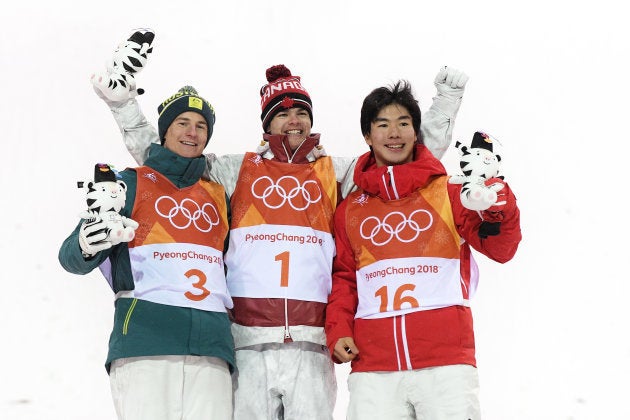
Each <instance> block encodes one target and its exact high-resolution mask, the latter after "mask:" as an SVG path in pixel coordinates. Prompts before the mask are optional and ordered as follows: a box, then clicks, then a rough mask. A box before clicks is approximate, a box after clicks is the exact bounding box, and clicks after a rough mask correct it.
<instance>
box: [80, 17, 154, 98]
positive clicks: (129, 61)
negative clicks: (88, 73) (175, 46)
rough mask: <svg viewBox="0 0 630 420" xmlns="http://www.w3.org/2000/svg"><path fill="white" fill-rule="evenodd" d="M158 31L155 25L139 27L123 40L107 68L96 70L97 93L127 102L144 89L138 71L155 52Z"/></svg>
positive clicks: (93, 76)
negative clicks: (154, 28)
mask: <svg viewBox="0 0 630 420" xmlns="http://www.w3.org/2000/svg"><path fill="white" fill-rule="evenodd" d="M154 38H155V33H154V32H153V31H152V30H151V29H136V30H135V31H134V32H133V33H132V34H131V36H130V37H129V38H128V39H127V40H126V41H123V42H122V43H120V45H118V47H117V48H116V50H115V51H114V55H113V57H112V58H111V59H110V60H109V61H108V62H107V63H106V72H104V73H102V72H101V73H95V74H93V75H92V77H91V80H92V84H93V85H94V88H95V90H96V93H97V94H99V96H100V95H102V96H104V98H103V99H105V100H106V101H108V102H123V101H126V100H128V99H129V98H132V97H134V96H137V95H142V94H143V93H144V90H143V89H136V81H135V78H134V74H135V73H138V72H139V71H140V70H142V69H143V68H144V66H145V65H146V63H147V59H148V58H149V54H151V53H152V52H153V39H154Z"/></svg>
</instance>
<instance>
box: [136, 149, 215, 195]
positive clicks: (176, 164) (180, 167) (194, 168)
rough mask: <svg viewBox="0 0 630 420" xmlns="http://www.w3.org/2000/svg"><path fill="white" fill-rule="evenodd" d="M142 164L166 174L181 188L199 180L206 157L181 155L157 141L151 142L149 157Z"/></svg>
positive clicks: (204, 166)
mask: <svg viewBox="0 0 630 420" xmlns="http://www.w3.org/2000/svg"><path fill="white" fill-rule="evenodd" d="M144 164H145V166H148V167H150V168H152V169H155V170H156V171H158V172H159V173H161V174H162V175H164V176H166V177H167V178H168V179H169V180H170V181H171V182H173V184H175V185H176V186H177V187H178V188H182V187H188V186H190V185H192V184H194V183H195V182H197V181H199V179H200V178H201V175H202V174H203V171H204V170H205V168H206V158H205V157H204V156H199V157H196V158H186V157H182V156H180V155H178V154H177V153H173V152H171V151H170V150H168V149H167V148H165V147H163V146H161V145H159V144H157V143H152V144H151V146H150V148H149V157H148V158H147V160H146V162H145V163H144Z"/></svg>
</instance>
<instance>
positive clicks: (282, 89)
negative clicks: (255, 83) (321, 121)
mask: <svg viewBox="0 0 630 420" xmlns="http://www.w3.org/2000/svg"><path fill="white" fill-rule="evenodd" d="M266 76H267V81H268V82H269V83H268V84H266V85H264V86H263V87H262V88H260V107H261V108H262V114H260V119H261V120H262V126H263V130H265V131H267V128H268V127H269V123H270V122H271V120H272V119H273V117H274V116H275V115H276V114H277V113H278V112H280V111H282V110H286V109H289V108H294V107H298V108H303V109H305V110H306V112H308V115H309V116H310V118H311V127H312V126H313V104H312V103H311V97H310V96H309V94H308V92H307V91H306V89H304V88H303V87H302V84H301V83H300V77H299V76H293V75H292V74H291V71H290V70H289V69H288V68H286V67H285V66H284V64H278V65H277V66H273V67H269V68H268V69H267V72H266Z"/></svg>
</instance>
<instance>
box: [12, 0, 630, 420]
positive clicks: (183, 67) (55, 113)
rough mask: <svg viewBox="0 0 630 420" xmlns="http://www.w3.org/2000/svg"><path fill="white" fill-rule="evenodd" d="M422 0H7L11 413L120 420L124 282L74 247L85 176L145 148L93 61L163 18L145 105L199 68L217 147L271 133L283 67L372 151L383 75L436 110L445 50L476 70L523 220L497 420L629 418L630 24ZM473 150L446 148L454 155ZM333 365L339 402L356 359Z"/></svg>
mask: <svg viewBox="0 0 630 420" xmlns="http://www.w3.org/2000/svg"><path fill="white" fill-rule="evenodd" d="M425 3H426V2H418V1H413V0H409V1H404V0H394V1H388V2H381V1H372V0H369V1H366V0H363V1H361V0H348V1H334V2H333V1H330V0H324V1H316V2H284V1H268V0H264V1H244V0H240V1H239V0H234V1H229V2H227V1H226V2H209V1H189V2H175V1H168V2H167V1H156V0H154V1H146V0H140V1H135V2H128V1H120V0H112V1H110V2H101V3H95V2H89V1H78V0H77V1H72V0H57V1H54V2H44V1H38V0H35V1H28V2H10V3H9V4H4V5H3V7H2V12H1V16H0V68H1V69H2V70H1V73H0V86H1V89H0V95H2V98H1V100H0V121H1V125H0V132H1V133H2V145H3V147H2V149H3V152H4V153H3V159H2V164H1V165H0V183H1V184H0V186H1V191H4V196H3V198H2V200H1V204H0V220H2V228H1V229H0V238H1V239H2V240H1V241H0V267H1V269H2V275H1V277H0V278H1V284H2V292H1V293H0V337H2V344H0V349H1V350H0V355H1V356H2V357H1V360H2V361H3V366H2V370H1V373H0V386H1V387H2V393H1V397H0V418H2V419H10V420H36V419H37V420H40V419H47V420H78V419H91V420H105V419H114V418H115V415H114V410H113V407H112V403H111V397H110V392H109V383H108V378H107V375H106V373H105V369H104V367H103V362H104V360H105V355H106V352H107V341H108V338H109V332H110V328H111V324H112V313H113V305H112V295H111V292H110V290H109V288H108V286H107V284H106V282H105V281H104V280H103V279H102V278H101V276H100V274H99V273H98V272H94V273H92V274H90V275H87V276H82V277H81V276H74V275H71V274H68V273H66V272H65V271H64V270H63V269H62V268H61V267H60V265H59V263H58V261H57V252H58V249H59V246H60V244H61V242H62V241H63V239H64V238H65V237H66V235H67V234H68V233H69V232H70V231H71V230H72V229H73V227H74V226H75V224H76V223H77V221H78V214H79V212H80V211H82V210H83V207H84V196H83V192H82V190H79V189H78V188H76V181H78V180H82V179H85V178H88V177H90V176H91V175H92V170H93V166H94V164H95V163H97V162H109V163H112V164H114V165H116V167H117V168H119V169H122V168H124V167H126V166H132V165H134V162H133V160H132V159H131V157H130V156H129V155H128V154H127V152H126V150H125V148H124V146H123V144H122V141H121V136H120V133H119V132H118V130H117V128H116V126H115V123H114V120H113V118H112V117H111V115H110V113H109V111H108V109H107V107H106V106H105V105H104V104H103V103H102V102H101V101H100V99H98V98H97V97H96V95H95V94H94V92H93V91H92V87H91V85H90V82H89V77H90V74H91V73H92V72H93V71H95V70H99V69H100V68H102V66H103V65H104V62H105V60H106V59H107V58H109V56H110V54H111V52H112V51H113V49H114V47H115V46H116V45H117V44H118V42H120V41H122V40H123V39H125V38H126V37H127V35H128V34H129V32H130V30H131V29H133V28H136V27H151V28H153V29H154V30H155V31H156V33H157V37H156V43H155V49H154V54H153V55H152V56H151V58H150V59H149V63H148V65H147V68H146V69H145V70H144V71H143V72H142V73H140V75H139V76H138V85H139V86H140V87H143V88H145V89H146V94H145V95H144V96H141V97H140V98H139V101H140V103H141V105H142V106H143V109H144V111H145V113H146V114H147V115H148V116H149V118H151V120H152V122H153V123H155V122H156V120H157V112H156V108H157V105H158V104H159V103H160V102H161V101H162V100H164V99H165V98H167V97H168V96H170V95H171V94H172V93H174V92H175V91H176V90H177V89H178V88H179V87H181V86H183V85H186V84H192V85H193V86H195V87H196V88H197V89H198V90H199V92H200V93H201V94H202V95H203V96H204V97H206V98H207V99H208V100H209V101H210V102H211V103H212V104H213V105H214V107H215V108H216V112H217V123H216V126H215V129H214V135H213V137H212V140H211V142H210V145H209V147H208V148H207V149H206V151H211V152H214V153H217V154H225V153H241V152H243V151H245V150H252V149H253V148H254V147H255V146H256V144H257V143H258V141H259V139H260V134H261V127H260V119H259V115H260V105H259V100H260V97H259V93H258V92H259V89H260V87H261V86H262V85H263V84H264V82H265V79H264V72H265V69H266V68H267V67H269V66H271V65H274V64H279V63H284V64H285V65H287V66H288V67H289V68H290V69H291V70H292V71H293V72H294V74H297V75H300V76H302V82H303V84H304V86H305V87H306V88H307V89H308V90H309V92H310V94H311V97H312V100H313V103H314V131H316V132H321V133H323V135H322V142H323V143H324V144H325V145H326V148H327V150H328V152H329V153H330V154H333V155H346V156H349V155H356V154H359V153H363V152H364V151H365V150H367V147H366V145H365V144H364V142H363V141H362V138H361V133H360V128H359V110H360V105H361V101H362V100H363V98H364V97H365V95H366V94H367V93H369V92H370V91H371V90H372V89H373V88H375V87H377V86H381V85H383V84H389V83H390V82H393V81H395V80H397V79H399V78H404V79H408V80H409V81H410V82H411V83H412V84H413V86H414V88H415V91H416V93H417V96H418V98H419V99H420V104H421V108H422V109H427V108H428V106H429V104H430V101H431V97H432V96H433V94H434V87H433V83H432V82H433V77H434V75H435V74H436V73H437V71H438V70H439V69H440V67H441V66H443V65H450V66H454V67H457V68H460V69H463V70H464V71H466V72H467V73H468V74H469V75H470V82H469V85H468V87H467V89H466V94H465V98H464V102H463V105H462V108H461V110H460V113H459V115H458V118H457V122H456V126H455V139H458V140H461V141H462V142H464V143H466V142H469V141H470V139H471V138H472V133H473V132H474V131H475V130H478V129H481V130H485V131H486V132H488V133H490V134H492V135H494V136H496V137H498V138H499V140H500V141H501V144H502V147H501V148H500V154H501V155H502V157H503V169H504V173H505V175H506V180H507V181H508V182H509V183H510V185H511V186H512V188H513V189H514V191H515V192H516V194H517V197H518V199H519V205H520V209H521V212H522V229H523V235H524V239H523V242H522V244H521V247H520V249H519V251H518V253H517V255H516V257H515V258H514V260H512V261H511V262H509V263H507V264H505V265H499V264H497V263H492V262H490V261H488V260H487V259H485V258H483V257H480V258H478V261H479V263H480V269H481V283H480V288H479V291H478V295H477V297H476V299H475V301H474V302H473V308H474V313H475V328H476V339H477V354H478V366H479V374H480V380H481V403H482V409H483V415H484V416H483V418H484V419H486V420H506V419H508V420H511V419H514V420H521V419H522V420H531V419H537V420H586V419H592V420H599V419H607V420H611V419H628V418H630V405H628V404H627V402H626V400H625V398H627V391H628V387H627V386H626V385H625V380H626V378H628V376H629V375H630V339H629V336H628V325H627V323H628V320H629V319H630V317H629V316H628V310H627V309H626V307H625V305H626V302H627V300H628V295H629V293H630V276H629V275H628V272H627V265H628V264H627V258H628V245H627V244H626V242H625V240H626V239H627V237H628V234H629V228H628V223H627V221H626V220H625V218H626V217H627V215H626V213H627V212H626V210H627V206H626V205H625V204H623V203H625V202H626V201H627V199H625V198H624V194H625V193H626V191H627V187H626V186H625V184H624V182H625V181H626V180H627V179H626V178H627V177H626V176H625V175H626V172H627V171H625V170H624V169H626V167H625V165H626V164H627V163H626V160H627V159H626V157H625V151H626V150H627V145H628V140H629V138H628V133H627V120H628V113H629V112H630V107H629V106H628V103H627V100H628V98H629V97H630V95H629V93H630V89H629V83H628V56H629V53H630V48H629V47H628V39H630V37H629V36H628V35H630V34H629V31H628V29H627V28H628V25H627V22H626V19H625V17H624V15H623V14H622V13H621V12H620V11H619V10H618V7H617V5H616V4H615V3H613V2H612V1H609V0H603V1H599V2H597V3H592V2H582V1H579V0H577V1H574V2H571V3H568V2H551V1H542V0H533V1H529V2H519V3H511V2H504V1H498V0H494V1H492V0H480V1H476V2H468V1H460V0H454V1H451V2H432V3H431V4H425ZM457 157H458V156H457V153H456V150H454V148H452V149H451V150H450V151H449V153H448V155H447V156H446V158H445V159H444V163H445V165H446V166H447V168H448V169H450V170H451V171H456V170H457ZM622 170H623V172H622ZM617 183H620V184H619V185H617ZM337 372H338V380H339V393H338V395H339V398H338V403H337V409H336V415H335V418H336V419H342V418H344V412H345V407H346V403H347V387H346V383H345V381H346V377H347V374H348V367H347V366H338V369H337Z"/></svg>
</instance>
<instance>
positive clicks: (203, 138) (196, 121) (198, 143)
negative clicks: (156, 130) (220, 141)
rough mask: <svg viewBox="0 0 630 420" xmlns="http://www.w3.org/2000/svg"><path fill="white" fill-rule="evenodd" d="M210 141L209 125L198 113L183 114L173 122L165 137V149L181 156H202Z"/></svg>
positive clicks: (188, 112)
mask: <svg viewBox="0 0 630 420" xmlns="http://www.w3.org/2000/svg"><path fill="white" fill-rule="evenodd" d="M207 139H208V123H207V122H206V119H205V118H204V117H203V116H202V115H201V114H198V113H196V112H192V111H187V112H184V113H181V114H179V115H178V116H177V118H175V119H174V120H173V122H172V123H171V125H170V126H169V127H168V129H167V130H166V134H165V135H164V147H166V148H167V149H168V150H170V151H171V152H173V153H177V154H178V155H180V156H183V157H188V158H193V157H198V156H201V154H202V153H203V149H205V148H206V143H207Z"/></svg>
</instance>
